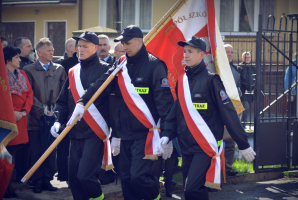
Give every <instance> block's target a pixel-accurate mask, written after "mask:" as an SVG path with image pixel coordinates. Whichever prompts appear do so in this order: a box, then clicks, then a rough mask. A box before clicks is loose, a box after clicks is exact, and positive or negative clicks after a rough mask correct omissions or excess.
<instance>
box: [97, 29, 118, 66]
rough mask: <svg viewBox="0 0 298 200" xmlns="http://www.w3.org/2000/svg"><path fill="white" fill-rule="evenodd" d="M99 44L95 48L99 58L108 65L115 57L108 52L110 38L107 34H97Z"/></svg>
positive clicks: (112, 62)
mask: <svg viewBox="0 0 298 200" xmlns="http://www.w3.org/2000/svg"><path fill="white" fill-rule="evenodd" d="M98 40H99V46H98V50H97V55H98V57H99V59H100V60H103V61H105V62H107V63H109V64H110V65H112V64H114V62H115V57H114V56H113V55H111V54H110V53H109V51H110V50H111V45H110V39H109V37H108V36H107V35H104V34H101V35H98Z"/></svg>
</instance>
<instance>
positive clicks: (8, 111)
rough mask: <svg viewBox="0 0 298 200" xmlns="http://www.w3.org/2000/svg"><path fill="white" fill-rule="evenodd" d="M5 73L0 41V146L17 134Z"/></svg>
mask: <svg viewBox="0 0 298 200" xmlns="http://www.w3.org/2000/svg"><path fill="white" fill-rule="evenodd" d="M6 73H7V72H6V67H5V62H4V55H3V50H2V45H1V42H0V101H1V103H0V146H2V145H4V146H6V145H7V144H8V143H9V142H10V141H11V140H12V139H13V138H14V137H15V136H17V134H18V127H17V125H16V120H15V117H14V110H13V105H12V99H11V95H10V90H9V84H8V79H7V74H6ZM0 151H1V148H0Z"/></svg>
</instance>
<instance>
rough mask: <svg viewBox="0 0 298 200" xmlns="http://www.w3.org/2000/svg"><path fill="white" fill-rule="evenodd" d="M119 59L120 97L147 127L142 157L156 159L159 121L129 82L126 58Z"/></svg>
mask: <svg viewBox="0 0 298 200" xmlns="http://www.w3.org/2000/svg"><path fill="white" fill-rule="evenodd" d="M121 61H122V62H121V63H120V65H122V71H121V72H120V73H119V74H118V85H119V88H120V91H121V94H122V97H123V99H124V101H125V104H126V105H127V107H128V108H129V110H130V111H131V112H132V113H133V115H134V116H135V117H136V118H137V119H138V120H139V121H140V122H141V123H142V124H143V125H144V126H145V127H146V128H148V129H149V132H148V135H147V139H146V145H145V157H144V159H151V160H157V159H158V156H160V155H161V153H162V152H161V151H160V148H159V139H160V136H159V132H160V130H159V122H158V123H157V124H156V123H155V121H154V119H153V116H152V114H151V112H150V110H149V108H148V106H147V104H146V103H145V101H144V100H143V99H142V97H141V96H140V95H139V94H138V92H137V91H136V89H135V87H134V85H133V84H132V83H131V79H130V77H129V75H128V71H127V67H126V64H127V60H126V59H125V60H124V59H123V57H122V59H121Z"/></svg>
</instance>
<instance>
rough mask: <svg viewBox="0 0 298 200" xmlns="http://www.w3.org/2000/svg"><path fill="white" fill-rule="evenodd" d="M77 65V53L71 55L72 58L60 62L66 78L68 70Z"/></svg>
mask: <svg viewBox="0 0 298 200" xmlns="http://www.w3.org/2000/svg"><path fill="white" fill-rule="evenodd" d="M78 63H79V58H78V56H77V52H75V53H74V54H73V55H72V57H70V58H66V59H64V60H62V62H61V65H62V66H63V67H64V69H65V72H66V74H67V76H68V71H69V69H70V68H72V67H73V66H75V65H76V64H78Z"/></svg>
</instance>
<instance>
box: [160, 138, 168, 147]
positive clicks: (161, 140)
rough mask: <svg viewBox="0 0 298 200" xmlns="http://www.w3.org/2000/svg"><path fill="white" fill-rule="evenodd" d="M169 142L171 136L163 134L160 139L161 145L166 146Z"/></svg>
mask: <svg viewBox="0 0 298 200" xmlns="http://www.w3.org/2000/svg"><path fill="white" fill-rule="evenodd" d="M168 142H169V138H168V137H167V136H163V137H162V138H160V140H159V144H160V147H161V148H164V147H165V146H166V145H167V143H168Z"/></svg>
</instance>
